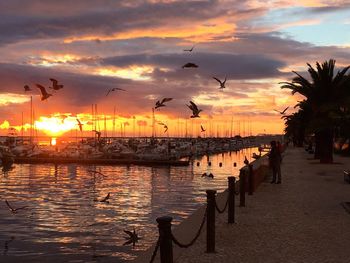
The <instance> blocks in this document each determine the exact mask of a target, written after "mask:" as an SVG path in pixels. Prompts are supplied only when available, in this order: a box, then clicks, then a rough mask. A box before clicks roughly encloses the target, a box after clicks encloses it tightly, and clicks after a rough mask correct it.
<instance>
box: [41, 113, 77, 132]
mask: <svg viewBox="0 0 350 263" xmlns="http://www.w3.org/2000/svg"><path fill="white" fill-rule="evenodd" d="M35 127H36V128H37V129H39V130H42V131H43V132H44V133H46V134H48V135H55V136H57V135H62V134H64V133H65V132H67V131H70V130H73V129H75V128H77V121H76V120H75V119H74V118H71V117H69V118H65V119H63V118H60V117H40V119H39V120H38V121H35Z"/></svg>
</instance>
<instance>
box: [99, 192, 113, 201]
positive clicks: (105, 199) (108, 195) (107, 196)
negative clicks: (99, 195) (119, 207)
mask: <svg viewBox="0 0 350 263" xmlns="http://www.w3.org/2000/svg"><path fill="white" fill-rule="evenodd" d="M110 195H111V193H108V194H107V195H106V197H105V198H103V199H102V200H100V202H102V203H104V202H109V201H108V199H109V197H110Z"/></svg>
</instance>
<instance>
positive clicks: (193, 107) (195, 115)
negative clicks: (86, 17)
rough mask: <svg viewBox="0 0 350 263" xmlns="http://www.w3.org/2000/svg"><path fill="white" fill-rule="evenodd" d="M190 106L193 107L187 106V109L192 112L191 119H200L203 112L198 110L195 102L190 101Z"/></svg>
mask: <svg viewBox="0 0 350 263" xmlns="http://www.w3.org/2000/svg"><path fill="white" fill-rule="evenodd" d="M190 104H191V105H187V107H189V108H190V110H191V111H192V115H191V118H200V116H199V113H200V112H201V111H202V110H200V109H198V107H197V105H196V104H195V103H194V102H193V101H190Z"/></svg>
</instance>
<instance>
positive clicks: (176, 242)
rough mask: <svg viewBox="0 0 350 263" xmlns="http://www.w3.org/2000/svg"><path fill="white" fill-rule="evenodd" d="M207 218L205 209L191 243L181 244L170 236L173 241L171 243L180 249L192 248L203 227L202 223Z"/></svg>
mask: <svg viewBox="0 0 350 263" xmlns="http://www.w3.org/2000/svg"><path fill="white" fill-rule="evenodd" d="M206 218H207V208H206V209H205V212H204V215H203V219H202V223H201V225H200V227H199V229H198V231H197V234H196V235H195V237H194V238H193V239H192V241H191V242H190V243H188V244H181V243H180V242H179V241H178V240H177V239H176V238H175V237H174V235H173V234H171V238H172V240H173V242H174V243H175V244H176V245H178V246H179V247H181V248H188V247H190V246H192V245H193V244H194V242H196V240H197V239H198V237H199V235H200V233H201V231H202V228H203V226H204V223H205V219H206Z"/></svg>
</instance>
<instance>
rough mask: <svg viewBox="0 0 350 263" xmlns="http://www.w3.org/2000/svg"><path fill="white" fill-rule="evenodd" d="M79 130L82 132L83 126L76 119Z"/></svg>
mask: <svg viewBox="0 0 350 263" xmlns="http://www.w3.org/2000/svg"><path fill="white" fill-rule="evenodd" d="M77 122H78V126H79V130H80V131H81V132H82V131H83V124H82V123H81V122H80V120H79V119H78V118H77Z"/></svg>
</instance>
